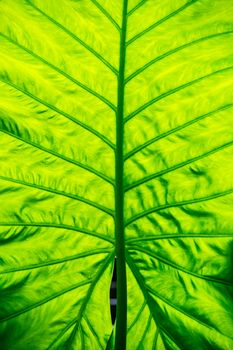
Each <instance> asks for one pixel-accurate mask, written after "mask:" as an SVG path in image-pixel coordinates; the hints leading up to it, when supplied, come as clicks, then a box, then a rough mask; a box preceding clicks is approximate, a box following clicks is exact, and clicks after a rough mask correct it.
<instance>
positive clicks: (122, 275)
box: [115, 0, 128, 350]
mask: <svg viewBox="0 0 233 350" xmlns="http://www.w3.org/2000/svg"><path fill="white" fill-rule="evenodd" d="M127 3H128V0H123V13H122V26H121V32H120V59H119V76H118V94H117V96H118V102H117V112H116V155H115V176H116V186H115V235H116V267H117V315H116V343H115V349H116V350H125V349H126V331H127V283H126V263H125V239H124V180H123V177H124V157H123V143H124V79H125V77H124V75H125V53H126V25H127Z"/></svg>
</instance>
